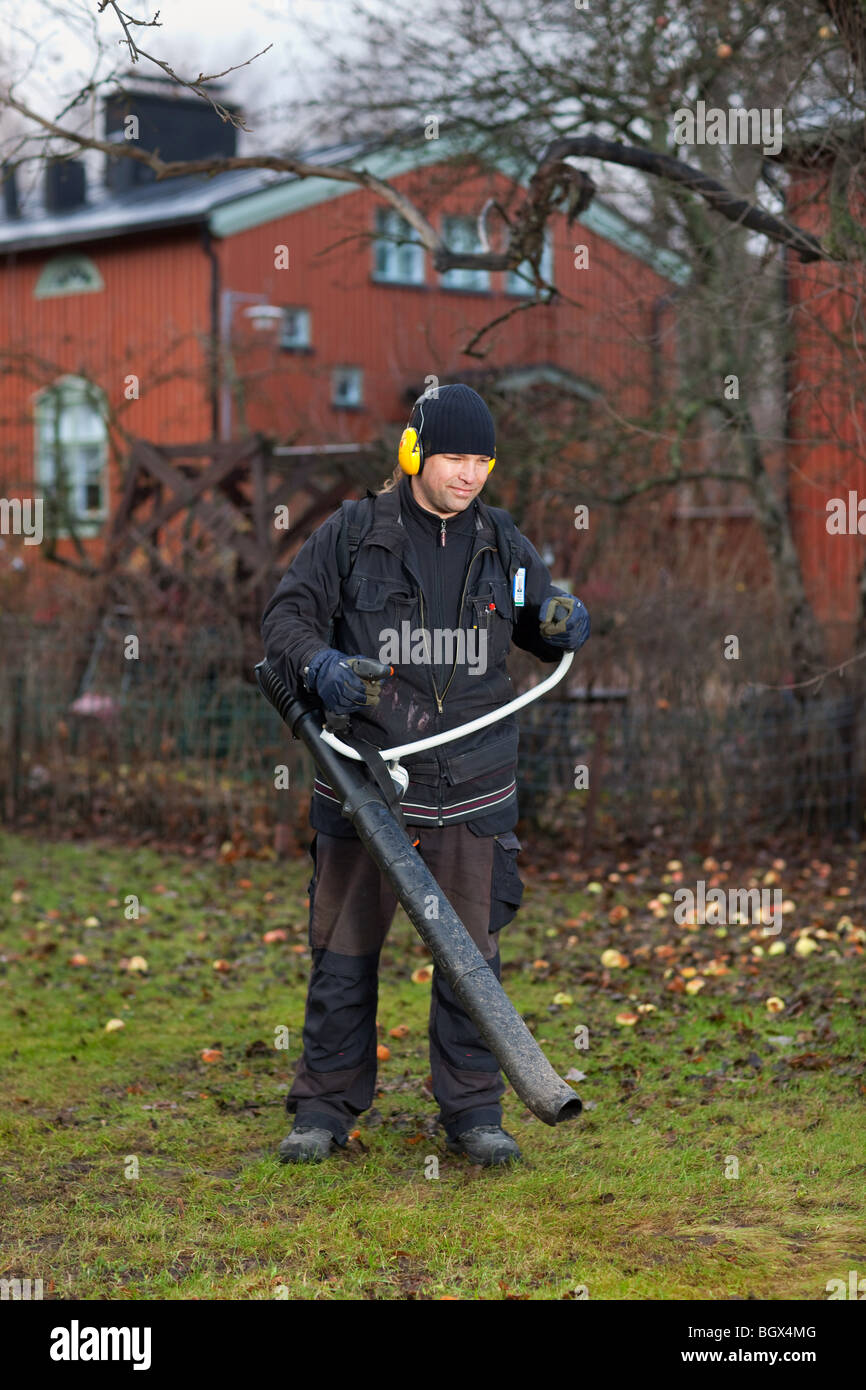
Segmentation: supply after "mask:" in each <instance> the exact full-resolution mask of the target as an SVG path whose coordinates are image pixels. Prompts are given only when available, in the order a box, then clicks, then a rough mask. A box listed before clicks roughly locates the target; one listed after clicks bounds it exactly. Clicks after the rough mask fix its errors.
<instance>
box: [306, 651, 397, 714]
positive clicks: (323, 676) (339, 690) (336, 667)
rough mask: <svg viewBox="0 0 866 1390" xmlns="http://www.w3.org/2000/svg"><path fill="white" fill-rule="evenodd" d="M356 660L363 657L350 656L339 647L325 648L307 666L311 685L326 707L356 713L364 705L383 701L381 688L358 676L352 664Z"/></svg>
mask: <svg viewBox="0 0 866 1390" xmlns="http://www.w3.org/2000/svg"><path fill="white" fill-rule="evenodd" d="M355 659H357V660H362V659H363V658H361V657H359V658H354V657H348V656H346V653H345V652H340V651H337V649H336V647H323V648H322V650H321V651H320V652H316V655H315V656H314V657H313V659H312V661H311V662H310V663H309V665H308V666H307V667H305V670H304V679H305V681H306V683H307V688H308V689H309V690H311V691H314V692H315V693H316V694H317V695H318V697H319V699H320V700H321V702H322V704H323V705H324V707H325V709H326V710H333V711H334V713H335V714H353V713H354V712H355V710H357V709H359V708H360V707H361V706H362V705H377V704H378V703H379V691H378V688H375V689H374V687H373V685H372V683H371V682H366V681H363V680H362V679H361V677H360V676H356V675H355V672H354V671H353V670H352V668H351V666H349V664H348V663H349V661H350V660H355Z"/></svg>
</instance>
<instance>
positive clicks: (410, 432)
mask: <svg viewBox="0 0 866 1390" xmlns="http://www.w3.org/2000/svg"><path fill="white" fill-rule="evenodd" d="M439 389H440V390H443V391H444V390H447V387H444V386H443V387H440V388H439ZM425 399H426V395H421V396H419V397H418V399H417V401H416V402H415V405H420V406H421V420H420V422H419V423H420V426H421V429H418V430H416V429H414V428H413V427H412V426H411V425H407V426H406V428H405V429H404V431H403V433H402V434H401V436H400V445H399V448H398V450H397V461H398V463H399V464H400V467H401V468H402V470H403V472H404V473H408V474H409V475H410V476H411V475H412V474H414V473H420V472H421V469H422V468H423V466H424V452H423V450H422V448H421V430H423V428H424V400H425ZM414 414H415V406H414V405H413V407H412V415H414ZM409 418H410V419H411V418H412V417H411V416H410V417H409ZM495 462H496V457H495V455H494V457H493V458H492V459H491V460H490V462H489V464H488V465H487V476H488V477H489V476H490V471H491V469H492V468H493V465H494V463H495Z"/></svg>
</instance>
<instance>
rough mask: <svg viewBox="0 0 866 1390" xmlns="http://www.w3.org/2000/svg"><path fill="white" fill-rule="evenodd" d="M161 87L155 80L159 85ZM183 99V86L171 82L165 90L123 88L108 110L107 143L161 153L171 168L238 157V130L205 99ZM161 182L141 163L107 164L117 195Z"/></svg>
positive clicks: (108, 102) (111, 160)
mask: <svg viewBox="0 0 866 1390" xmlns="http://www.w3.org/2000/svg"><path fill="white" fill-rule="evenodd" d="M157 81H158V79H154V85H156V83H157ZM177 93H178V89H177V86H176V85H175V84H174V83H172V82H171V81H169V80H168V79H165V87H164V88H163V89H162V90H159V89H157V90H156V91H146V90H144V91H142V90H135V91H131V90H125V89H123V88H121V89H119V90H118V91H117V92H113V93H112V94H111V96H109V97H107V98H106V101H105V106H104V110H105V138H106V140H108V141H111V143H112V144H116V145H119V146H121V147H122V146H123V145H125V144H127V142H128V143H129V145H130V146H132V147H133V148H135V149H139V150H147V151H153V152H156V153H158V154H159V157H160V159H163V160H165V161H166V162H168V161H173V160H186V159H207V158H208V157H209V156H211V155H217V156H219V155H233V154H235V153H236V150H237V140H236V137H237V130H236V128H235V126H233V125H232V124H231V123H230V122H229V121H222V120H220V118H219V116H218V115H217V113H216V112H215V111H214V109H213V107H212V106H209V105H208V103H207V102H206V101H203V100H202V98H201V97H195V96H181V95H178V94H177ZM214 95H217V93H216V90H215V89H214ZM221 105H223V106H226V109H227V110H229V111H231V112H232V114H233V115H234V114H237V113H239V108H238V107H233V106H229V105H227V103H225V102H222V101H221ZM155 178H156V175H155V174H154V172H153V170H152V169H149V168H148V167H147V165H146V164H140V163H139V162H138V160H134V159H124V158H114V157H113V156H111V155H108V156H107V158H106V161H105V182H106V185H107V187H108V188H110V189H112V190H113V191H114V192H115V193H121V192H124V191H125V190H126V189H128V188H133V187H139V186H141V185H142V184H148V183H153V181H154V179H155Z"/></svg>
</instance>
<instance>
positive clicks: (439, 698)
mask: <svg viewBox="0 0 866 1390" xmlns="http://www.w3.org/2000/svg"><path fill="white" fill-rule="evenodd" d="M494 549H495V547H494V546H492V545H483V546H482V547H481V549H480V550H478V551H476V552H475V554H474V555H473V556H472V559H471V560H470V561H469V568H468V569H467V571H466V578H465V579H464V581H463V593H462V594H461V596H460V615H459V616H460V618H462V617H463V607H464V604H465V603H466V586H467V585H468V583H469V575H470V574H471V572H472V566H473V565H474V564H475V561H476V560H477V559H478V556H479V555H483V554H484V552H485V550H494ZM418 597H419V599H420V600H421V626H422V627H426V623H425V622H424V595H423V593H422V592H421V590H420V589H419V590H418ZM458 621H459V619H458ZM430 657H431V660H430V679H431V681H432V682H433V694H434V696H435V697H436V708H437V709H438V711H439V713H440V714H442V713H443V708H442V701H443V700H444V699H445V696H446V695H447V694H448V691H449V689H450V686H451V682H452V681H453V679H454V676H455V675H456V672H457V660H455V662H454V665H453V666H452V668H451V675H450V677H449V680H448V684H447V685H446V687H445V689H444V690H443V691H442V694H441V695H440V694H439V691H438V690H437V689H436V678H435V676H434V675H433V660H432V657H433V653H432V651H431V653H430Z"/></svg>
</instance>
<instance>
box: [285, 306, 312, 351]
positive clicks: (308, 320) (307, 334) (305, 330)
mask: <svg viewBox="0 0 866 1390" xmlns="http://www.w3.org/2000/svg"><path fill="white" fill-rule="evenodd" d="M289 315H295V316H296V317H297V319H298V321H299V323H301V324H302V325H303V327H302V329H301V334H300V336H299V337H297V338H289V337H287V335H286V326H287V323H288V322H289ZM311 332H312V315H311V313H310V311H309V309H306V308H304V307H303V306H301V305H295V304H286V305H284V306H283V319H282V323H281V325H280V347H281V348H284V349H285V350H286V351H287V352H291V351H292V349H293V348H308V347H309V346H310V341H311Z"/></svg>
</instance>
